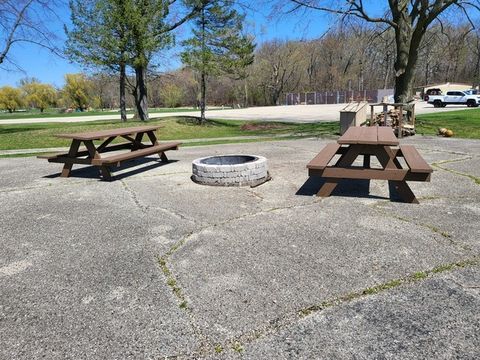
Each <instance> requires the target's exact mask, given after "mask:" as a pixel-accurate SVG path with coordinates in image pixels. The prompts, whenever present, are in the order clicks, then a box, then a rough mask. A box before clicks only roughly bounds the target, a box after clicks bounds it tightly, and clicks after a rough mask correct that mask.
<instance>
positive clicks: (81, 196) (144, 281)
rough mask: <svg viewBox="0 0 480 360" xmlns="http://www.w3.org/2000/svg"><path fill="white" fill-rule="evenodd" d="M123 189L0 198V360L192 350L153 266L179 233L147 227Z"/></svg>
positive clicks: (54, 189)
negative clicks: (0, 230)
mask: <svg viewBox="0 0 480 360" xmlns="http://www.w3.org/2000/svg"><path fill="white" fill-rule="evenodd" d="M62 180H63V179H62ZM122 187H123V185H122V183H121V182H117V183H100V182H92V183H91V184H90V185H88V186H85V184H81V185H75V184H72V185H71V186H50V187H45V188H42V189H41V190H39V189H34V190H26V191H10V192H6V193H0V199H1V202H2V204H4V206H2V207H1V210H0V217H1V218H2V232H1V233H0V243H1V248H2V252H1V256H0V284H1V285H0V287H1V289H2V291H1V292H0V339H1V343H2V346H1V347H0V358H4V359H32V358H40V357H45V358H49V359H64V358H72V359H74V358H91V359H94V358H98V359H104V358H119V357H122V358H127V357H131V358H139V357H145V358H153V357H163V356H168V355H172V354H178V353H182V352H184V351H188V350H190V351H192V350H193V349H194V348H196V347H197V346H198V342H197V339H196V337H195V335H194V332H193V330H192V328H191V326H190V324H189V320H188V318H187V316H186V314H185V313H184V312H183V311H182V310H181V309H180V308H179V306H178V304H177V301H176V299H175V297H174V296H173V295H172V294H171V290H170V289H169V288H168V287H167V286H166V284H165V281H164V279H163V275H162V274H161V271H160V270H159V265H158V262H157V260H156V257H155V256H156V254H158V253H160V252H163V251H166V250H167V249H168V248H169V247H170V246H171V244H172V243H173V242H174V241H175V238H174V237H171V233H172V232H174V233H176V234H178V236H180V234H181V232H182V231H184V230H183V228H184V226H182V224H178V219H176V218H171V217H170V218H169V216H168V214H162V216H161V217H157V218H156V219H155V226H151V225H150V223H151V222H152V218H151V217H149V215H148V214H145V213H142V212H141V211H140V210H139V209H138V208H137V207H136V206H135V203H134V201H133V200H132V199H131V196H130V194H129V193H128V192H126V191H125V190H123V189H122ZM5 205H6V206H5ZM12 205H13V206H12ZM162 226H164V227H165V228H166V229H168V228H169V227H170V231H167V232H166V233H165V234H162V235H160V230H159V228H161V227H162ZM174 226H177V228H176V229H175V231H173V230H172V229H173V227H174ZM186 231H188V229H187V230H186Z"/></svg>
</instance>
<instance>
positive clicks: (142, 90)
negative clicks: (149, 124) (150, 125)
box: [134, 66, 148, 121]
mask: <svg viewBox="0 0 480 360" xmlns="http://www.w3.org/2000/svg"><path fill="white" fill-rule="evenodd" d="M145 73H146V69H145V68H144V67H143V66H139V67H137V68H135V79H136V84H135V90H134V96H135V109H136V112H137V116H138V119H139V120H141V121H148V99H147V84H146V79H145Z"/></svg>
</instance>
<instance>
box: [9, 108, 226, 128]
mask: <svg viewBox="0 0 480 360" xmlns="http://www.w3.org/2000/svg"><path fill="white" fill-rule="evenodd" d="M226 109H227V108H226ZM208 110H209V111H213V110H222V108H221V107H219V108H215V107H213V108H209V109H208ZM148 111H149V113H151V114H158V113H176V112H195V111H197V112H198V111H200V110H199V109H194V108H192V107H178V108H149V109H148ZM134 113H135V111H134V110H127V115H132V114H134ZM99 115H102V116H108V115H112V116H118V117H119V116H120V110H117V111H114V110H92V111H74V112H62V111H60V110H59V109H46V110H45V111H44V112H43V113H42V112H40V111H39V110H37V111H15V112H13V113H9V112H0V124H1V123H2V120H12V119H36V118H41V119H55V118H81V117H83V116H99Z"/></svg>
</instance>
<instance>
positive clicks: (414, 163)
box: [399, 145, 433, 174]
mask: <svg viewBox="0 0 480 360" xmlns="http://www.w3.org/2000/svg"><path fill="white" fill-rule="evenodd" d="M399 148H400V153H399V155H400V156H403V158H404V159H405V162H406V163H407V165H408V167H409V168H410V171H411V172H413V173H428V174H429V173H432V172H433V169H432V168H431V166H430V165H428V163H427V162H426V161H425V159H424V158H423V157H422V156H421V155H420V154H419V152H418V151H417V149H415V147H414V146H413V145H400V146H399Z"/></svg>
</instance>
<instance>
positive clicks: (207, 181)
mask: <svg viewBox="0 0 480 360" xmlns="http://www.w3.org/2000/svg"><path fill="white" fill-rule="evenodd" d="M192 170H193V175H192V180H193V181H195V182H196V183H199V184H204V185H217V186H246V185H250V186H257V185H260V184H262V183H264V182H265V181H267V180H269V174H268V166H267V159H266V158H265V157H263V156H255V155H221V156H209V157H204V158H200V159H196V160H194V161H193V163H192Z"/></svg>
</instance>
